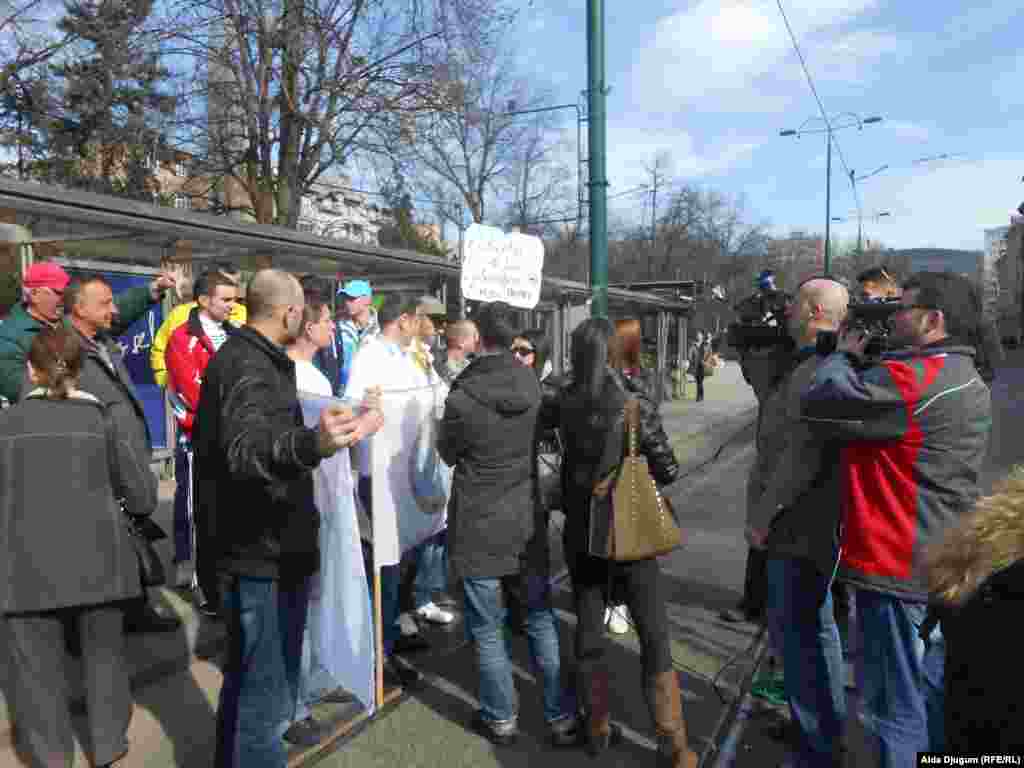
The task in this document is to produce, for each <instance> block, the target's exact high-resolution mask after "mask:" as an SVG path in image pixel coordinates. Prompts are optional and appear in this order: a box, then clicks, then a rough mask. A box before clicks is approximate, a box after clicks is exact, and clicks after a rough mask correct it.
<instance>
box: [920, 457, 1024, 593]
mask: <svg viewBox="0 0 1024 768" xmlns="http://www.w3.org/2000/svg"><path fill="white" fill-rule="evenodd" d="M1021 558H1024V466H1017V467H1015V468H1014V469H1013V471H1012V472H1011V473H1010V475H1009V477H1007V479H1006V480H1004V481H1003V483H1002V484H1001V485H1000V486H999V487H998V488H997V490H996V492H995V493H993V494H992V495H991V496H986V497H985V498H983V499H981V500H980V501H979V502H978V504H977V506H976V507H975V510H974V512H973V513H972V514H971V515H969V516H968V517H965V518H964V520H963V521H962V522H961V523H960V524H959V525H958V526H957V527H955V528H953V529H952V530H951V531H949V533H947V534H946V536H945V537H944V538H943V540H942V541H940V542H938V543H937V544H936V545H935V546H934V547H933V548H932V549H931V550H930V551H929V552H928V556H927V560H926V567H927V572H928V581H929V586H930V588H931V591H932V593H933V594H934V595H935V596H936V597H938V598H939V599H940V600H942V601H943V602H946V603H950V604H952V605H960V604H962V603H964V602H966V601H967V600H968V599H969V598H970V596H971V595H973V594H974V593H975V592H976V591H977V589H978V588H979V587H980V586H981V585H982V584H983V583H984V582H985V581H986V580H987V579H988V578H989V577H990V576H992V575H993V574H995V573H997V572H998V571H1001V570H1003V569H1004V568H1007V567H1009V566H1011V565H1013V564H1014V563H1015V562H1017V561H1018V560H1020V559H1021Z"/></svg>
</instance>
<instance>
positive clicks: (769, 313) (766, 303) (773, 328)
mask: <svg viewBox="0 0 1024 768" xmlns="http://www.w3.org/2000/svg"><path fill="white" fill-rule="evenodd" d="M791 298H792V297H791V296H790V295H789V294H788V293H785V292H783V291H779V290H776V289H775V288H774V287H771V288H767V289H762V290H760V291H758V292H757V293H755V294H754V295H753V296H748V297H747V298H745V299H744V300H743V301H741V302H739V303H738V304H736V305H735V306H734V307H733V309H734V310H735V312H736V314H738V315H739V320H738V321H737V322H734V323H730V324H729V327H728V328H727V329H726V341H727V342H728V343H729V346H731V347H733V348H734V349H736V350H738V351H743V350H747V349H757V348H764V347H778V346H784V345H787V344H792V339H791V338H790V336H789V331H788V330H787V328H786V306H787V305H788V304H789V302H790V300H791Z"/></svg>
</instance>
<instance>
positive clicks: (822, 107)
mask: <svg viewBox="0 0 1024 768" xmlns="http://www.w3.org/2000/svg"><path fill="white" fill-rule="evenodd" d="M775 3H776V5H778V6H779V13H780V14H782V21H783V22H784V23H785V25H786V31H787V32H789V39H790V40H791V41H792V43H793V50H795V51H796V55H797V58H798V59H799V60H800V67H801V69H803V71H804V77H805V78H807V85H808V86H810V89H811V93H812V94H813V95H814V100H815V101H816V102H817V103H818V111H819V112H821V119H822V120H824V121H825V127H826V128H827V129H828V140H829V141H830V142H832V144H834V145H835V148H836V153H837V154H838V155H839V162H840V163H842V164H843V170H844V171H846V178H847V179H849V181H850V186H851V187H853V197H854V200H855V201H856V202H857V209H858V210H860V196H859V195H858V194H857V185H856V183H855V182H854V180H853V176H852V174H851V173H850V166H849V165H847V164H846V157H845V156H844V155H843V149H842V147H840V146H839V141H838V139H836V138H835V134H834V133H833V131H832V123H831V122H830V121H829V119H828V113H827V112H826V111H825V105H824V104H823V103H822V101H821V97H820V96H819V95H818V89H817V87H815V85H814V78H812V77H811V71H810V69H808V67H807V61H806V60H805V59H804V54H803V51H801V50H800V43H798V42H797V39H796V34H794V32H793V27H792V25H791V24H790V23H789V17H788V16H786V9H785V8H783V7H782V0H775Z"/></svg>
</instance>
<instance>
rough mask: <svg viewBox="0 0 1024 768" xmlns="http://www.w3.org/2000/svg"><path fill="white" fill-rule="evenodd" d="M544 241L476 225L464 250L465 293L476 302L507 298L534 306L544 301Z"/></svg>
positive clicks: (525, 306)
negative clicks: (541, 289)
mask: <svg viewBox="0 0 1024 768" xmlns="http://www.w3.org/2000/svg"><path fill="white" fill-rule="evenodd" d="M543 268H544V244H543V243H542V242H541V240H540V238H539V237H533V236H531V235H521V234H518V233H513V234H508V235H506V234H505V233H504V232H502V231H501V230H500V229H497V228H496V227H488V226H484V225H483V224H472V225H470V227H469V229H467V230H466V239H465V242H464V245H463V253H462V294H463V296H465V297H466V298H467V299H470V300H472V301H504V302H506V303H508V304H510V305H511V306H513V307H519V308H521V309H533V308H534V307H536V306H537V302H538V301H540V286H541V273H542V270H543Z"/></svg>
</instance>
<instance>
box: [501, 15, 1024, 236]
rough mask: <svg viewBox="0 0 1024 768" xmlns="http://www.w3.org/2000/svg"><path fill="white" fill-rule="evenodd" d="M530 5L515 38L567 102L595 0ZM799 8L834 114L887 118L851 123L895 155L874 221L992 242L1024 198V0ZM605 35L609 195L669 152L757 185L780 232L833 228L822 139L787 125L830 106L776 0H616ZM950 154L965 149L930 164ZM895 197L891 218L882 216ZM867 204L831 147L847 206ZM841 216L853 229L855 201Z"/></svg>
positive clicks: (732, 187) (626, 212)
mask: <svg viewBox="0 0 1024 768" xmlns="http://www.w3.org/2000/svg"><path fill="white" fill-rule="evenodd" d="M518 2H520V3H521V6H522V9H521V12H520V19H519V22H518V24H517V27H516V30H515V32H514V35H515V39H514V40H513V41H512V42H513V44H514V46H515V48H516V50H517V51H518V54H519V56H520V61H521V65H522V68H523V70H524V72H525V73H528V74H531V75H533V76H536V77H537V78H538V80H539V81H541V82H547V83H549V84H550V86H551V88H552V89H553V92H554V96H555V99H556V101H557V102H559V103H560V102H572V101H575V100H576V98H577V96H578V94H579V92H580V90H582V89H583V88H585V87H586V0H532V1H531V0H518ZM783 6H784V8H785V9H786V12H787V14H788V16H789V19H790V22H791V24H792V26H793V28H794V32H795V33H796V35H797V37H798V39H799V41H800V44H801V47H802V49H803V52H804V55H805V57H806V59H807V62H808V66H809V68H810V70H811V74H812V76H813V77H814V79H815V82H816V85H817V87H818V92H819V94H820V96H821V98H822V101H823V103H824V105H825V107H826V109H827V110H828V112H829V113H831V114H835V113H841V112H853V113H856V114H858V115H860V116H861V117H867V116H869V115H876V114H877V115H880V116H882V117H883V118H884V121H883V122H882V123H880V124H877V125H869V126H865V127H864V129H863V131H858V130H857V129H856V128H851V129H849V130H845V131H842V132H840V133H838V134H837V138H838V143H839V145H840V148H841V150H842V152H843V154H844V156H845V158H846V160H847V162H848V164H849V166H850V167H851V168H853V169H854V170H855V172H856V173H857V174H858V175H861V174H865V173H869V172H870V171H872V170H874V169H875V168H877V167H879V166H881V165H883V164H886V165H888V166H889V168H888V169H887V170H886V171H884V172H882V173H880V174H878V175H876V176H874V177H872V178H871V179H868V180H866V181H864V182H862V183H861V184H860V186H859V189H860V193H861V199H862V202H863V210H864V213H865V221H864V230H865V234H866V235H867V236H868V237H871V238H877V239H879V240H881V241H882V242H883V243H884V244H885V245H887V246H890V247H896V248H911V247H932V246H934V247H950V248H976V249H980V248H981V247H982V244H983V230H984V229H985V228H986V227H995V226H1001V225H1003V224H1006V223H1008V220H1009V215H1010V212H1011V210H1012V209H1014V208H1016V207H1017V205H1018V204H1020V202H1021V201H1022V200H1024V183H1022V181H1021V179H1022V176H1024V49H1022V48H1021V47H1020V36H1021V33H1022V31H1024V6H1022V5H1021V4H1019V3H1014V2H1008V1H1007V0H997V4H996V6H995V7H980V6H979V7H978V8H969V7H967V4H965V3H963V2H958V1H957V0H932V1H931V2H929V3H924V2H921V0H900V1H899V2H896V1H895V0H783ZM606 41H607V48H608V61H607V79H608V83H609V85H610V86H611V89H612V90H611V93H610V94H609V97H608V114H609V120H608V153H609V156H608V170H609V182H610V184H611V188H610V193H611V194H614V193H615V192H617V191H623V190H627V189H630V188H632V187H635V186H637V185H640V184H643V183H645V182H646V180H647V176H646V173H645V171H644V165H645V164H650V163H651V161H652V160H653V158H654V155H655V153H656V152H657V151H658V150H668V151H669V152H671V155H672V159H673V172H674V173H673V176H674V177H675V178H677V179H680V180H683V181H688V182H692V183H696V184H699V185H704V186H708V187H711V188H714V189H717V190H720V191H722V192H726V193H729V194H732V195H743V196H744V198H745V200H746V203H747V206H748V208H749V210H750V212H751V213H752V214H753V215H754V216H755V217H757V218H759V219H764V220H766V221H767V222H768V223H769V225H770V227H771V229H772V231H773V232H775V233H777V234H784V233H786V232H788V231H789V230H790V229H793V228H799V229H805V230H810V231H816V232H821V231H823V229H824V219H825V210H824V209H825V197H824V187H825V142H824V138H823V137H821V136H805V137H802V138H800V139H795V138H782V137H780V136H779V131H780V130H781V129H783V128H797V127H798V126H799V125H800V124H801V123H803V122H804V121H805V120H806V119H807V118H811V117H814V116H816V115H817V114H818V113H817V106H816V104H815V101H814V99H813V96H812V94H811V92H810V89H809V88H808V86H807V84H806V82H805V80H804V77H803V74H802V71H801V69H800V66H799V62H798V60H797V58H796V55H795V54H794V52H793V49H792V46H791V44H790V41H789V37H788V35H787V33H786V29H785V26H784V24H783V21H782V17H781V15H780V13H779V11H778V7H777V5H776V2H775V0H700V1H699V2H694V1H693V0H689V1H687V0H632V1H631V2H629V1H626V0H606ZM566 115H567V123H566V125H567V128H566V131H567V135H568V136H569V138H570V141H571V146H574V144H575V128H574V127H572V128H569V125H570V123H569V119H568V116H569V115H571V113H568V112H567V113H566ZM810 127H821V124H820V122H819V123H818V124H817V125H816V126H810ZM573 153H574V150H573ZM942 154H949V155H961V157H958V158H956V159H953V160H944V161H933V162H928V163H922V164H915V163H914V161H915V160H918V159H919V158H924V157H930V156H935V155H942ZM643 204H644V197H643V196H636V197H627V198H622V199H620V200H616V201H614V202H613V203H612V208H613V211H612V213H613V218H614V220H615V221H617V222H619V223H622V222H625V221H629V220H640V219H641V217H642V216H643V215H644V209H643V208H642V206H643ZM879 211H888V212H889V213H890V216H888V217H886V218H879V219H874V220H873V219H872V218H871V214H872V213H875V212H879ZM854 212H855V205H854V201H853V196H852V193H851V190H850V185H849V182H848V180H847V179H846V178H844V170H843V167H842V165H841V163H840V162H839V159H838V157H837V156H836V155H835V154H833V179H832V213H833V216H840V217H842V216H847V215H849V214H851V213H854ZM646 215H648V216H649V208H648V209H647V212H646ZM833 228H834V230H833V231H834V232H835V233H837V234H838V235H839V236H841V237H850V238H855V237H856V232H857V225H856V216H855V215H854V216H852V217H851V219H850V222H849V223H839V224H833Z"/></svg>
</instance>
